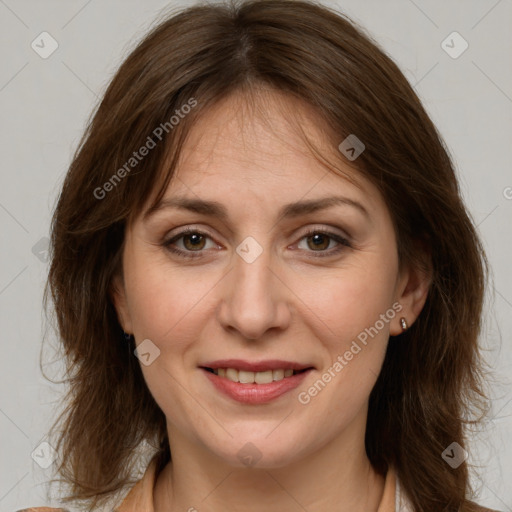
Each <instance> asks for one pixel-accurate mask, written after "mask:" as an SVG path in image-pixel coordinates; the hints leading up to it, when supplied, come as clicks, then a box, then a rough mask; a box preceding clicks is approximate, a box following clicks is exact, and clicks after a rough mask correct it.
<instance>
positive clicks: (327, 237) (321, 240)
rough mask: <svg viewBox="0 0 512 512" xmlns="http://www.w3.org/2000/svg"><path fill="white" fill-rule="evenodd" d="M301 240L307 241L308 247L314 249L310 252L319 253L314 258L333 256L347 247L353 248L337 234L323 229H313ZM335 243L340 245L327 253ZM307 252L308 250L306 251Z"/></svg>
mask: <svg viewBox="0 0 512 512" xmlns="http://www.w3.org/2000/svg"><path fill="white" fill-rule="evenodd" d="M301 240H306V246H307V248H309V249H312V250H311V251H308V252H313V253H319V254H313V256H314V257H321V258H322V257H326V256H333V255H335V254H338V253H340V252H341V251H343V250H344V249H345V248H346V247H351V245H350V243H349V241H348V240H347V239H346V238H344V237H342V236H341V235H339V234H337V233H332V232H330V231H326V230H323V229H318V228H317V229H312V230H309V231H308V232H307V233H305V234H304V235H303V237H302V238H301ZM332 241H334V242H336V243H337V244H338V245H337V246H335V247H334V249H332V250H329V251H326V250H325V249H327V248H328V247H329V246H330V245H331V242H332ZM306 250H307V249H306Z"/></svg>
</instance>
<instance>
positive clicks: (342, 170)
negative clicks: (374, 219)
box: [164, 90, 386, 211]
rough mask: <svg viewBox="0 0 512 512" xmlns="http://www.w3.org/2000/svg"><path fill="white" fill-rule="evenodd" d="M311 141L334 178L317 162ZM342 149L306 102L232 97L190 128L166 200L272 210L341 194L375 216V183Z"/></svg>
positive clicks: (264, 95)
mask: <svg viewBox="0 0 512 512" xmlns="http://www.w3.org/2000/svg"><path fill="white" fill-rule="evenodd" d="M307 141H310V142H311V144H312V145H313V147H314V148H315V149H316V150H317V151H318V152H319V154H320V155H321V156H322V157H323V158H326V159H327V161H328V162H330V163H331V164H334V166H335V170H336V172H333V169H332V168H329V167H327V166H326V165H325V164H322V162H321V161H319V159H318V156H315V154H314V153H313V152H312V150H311V148H310V147H308V144H307ZM340 142H341V141H340ZM338 144H339V142H336V135H335V134H333V133H332V130H329V128H328V126H327V124H326V122H325V121H324V120H323V119H322V118H321V116H320V115H319V114H318V112H316V111H315V110H314V108H313V107H312V106H311V105H309V104H308V103H307V102H305V101H304V100H300V99H298V98H295V97H292V96H290V95H288V94H285V93H282V92H279V91H275V90H260V91H257V92H256V93H255V94H250V95H249V96H247V95H243V94H242V93H234V94H232V95H230V96H228V97H226V98H224V99H222V100H221V101H219V102H217V103H215V104H214V105H213V106H212V107H210V108H208V109H207V110H205V111H204V112H203V113H202V114H201V115H200V116H199V118H198V119H197V120H196V122H195V124H194V125H193V126H192V127H191V129H190V131H189V133H188V134H187V138H186V140H185V143H184V146H183V148H182V150H181V153H180V158H179V161H178V165H177V167H176V170H175V172H174V176H173V178H172V179H171V181H170V183H169V185H168V187H167V190H166V191H165V193H164V198H168V197H172V196H180V197H183V196H188V197H193V198H196V199H214V200H217V201H223V202H225V203H227V204H228V206H229V203H231V204H232V205H233V206H235V205H236V203H237V202H240V201H241V203H240V204H241V205H243V204H244V201H250V200H254V201H257V202H258V204H259V205H261V208H272V205H275V206H276V207H278V206H280V205H281V204H284V203H290V202H292V201H297V200H299V199H302V198H305V199H308V198H309V199H314V198H317V197H320V196H323V195H327V194H329V195H334V194H336V193H337V192H339V193H343V194H344V195H345V196H349V197H351V198H352V199H354V200H356V201H360V202H361V201H363V200H364V202H365V203H366V205H367V209H368V210H370V211H371V210H372V209H373V210H379V209H382V208H386V205H385V204H384V202H383V199H382V197H381V196H380V194H379V192H378V190H377V189H376V188H375V187H374V186H373V185H372V184H371V182H369V181H368V180H367V179H366V178H364V177H363V175H362V174H361V173H360V172H359V171H357V170H356V169H354V167H353V166H351V165H349V163H348V162H346V160H345V161H344V157H343V156H342V155H341V154H340V153H339V151H338ZM237 198H238V199H237Z"/></svg>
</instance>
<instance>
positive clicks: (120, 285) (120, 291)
mask: <svg viewBox="0 0 512 512" xmlns="http://www.w3.org/2000/svg"><path fill="white" fill-rule="evenodd" d="M109 297H110V300H111V301H112V304H113V305H114V308H115V310H116V312H117V320H118V322H119V324H120V325H121V328H122V329H123V330H124V331H125V332H126V333H132V332H133V329H132V323H131V319H130V314H129V311H128V305H127V301H126V291H125V286H124V281H123V277H122V276H121V275H119V274H116V275H115V276H114V277H113V278H112V282H111V284H110V288H109Z"/></svg>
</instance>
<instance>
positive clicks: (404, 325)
mask: <svg viewBox="0 0 512 512" xmlns="http://www.w3.org/2000/svg"><path fill="white" fill-rule="evenodd" d="M400 325H401V327H402V332H405V331H407V329H408V328H409V326H408V325H407V320H406V319H405V318H404V317H402V318H400Z"/></svg>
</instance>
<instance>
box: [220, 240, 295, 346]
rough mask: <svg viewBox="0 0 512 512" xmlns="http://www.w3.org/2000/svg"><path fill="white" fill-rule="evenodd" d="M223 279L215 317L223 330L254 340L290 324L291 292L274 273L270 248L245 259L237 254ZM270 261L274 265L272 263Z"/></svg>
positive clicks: (274, 267)
mask: <svg viewBox="0 0 512 512" xmlns="http://www.w3.org/2000/svg"><path fill="white" fill-rule="evenodd" d="M233 260H234V262H233V267H232V269H231V271H230V272H229V273H228V275H227V276H226V278H225V279H224V280H223V281H224V282H223V288H222V289H221V293H222V299H221V304H220V307H219V308H218V320H219V322H220V323H221V325H222V326H223V328H224V329H227V330H236V331H238V333H239V334H240V336H242V337H243V338H246V339H248V340H257V339H261V338H263V337H264V335H265V333H266V332H267V331H269V330H277V331H279V330H284V329H286V328H287V327H288V325H289V323H290V316H291V313H290V304H289V303H290V298H291V295H292V292H291V291H290V289H289V288H288V287H287V286H286V284H285V283H284V282H283V279H282V278H280V276H278V273H277V268H276V265H275V262H273V261H272V257H271V254H270V251H268V250H264V251H263V252H262V253H261V254H260V255H259V256H258V257H257V258H256V260H254V261H252V262H248V261H246V260H245V259H244V258H243V257H241V256H239V254H238V253H236V254H234V256H233ZM273 263H274V264H273Z"/></svg>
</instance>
